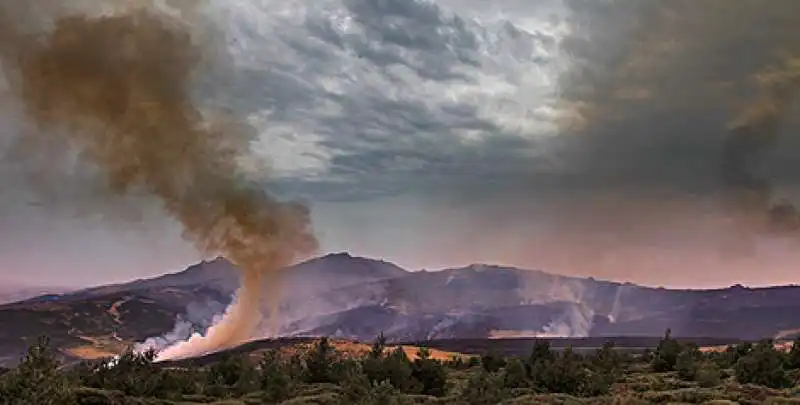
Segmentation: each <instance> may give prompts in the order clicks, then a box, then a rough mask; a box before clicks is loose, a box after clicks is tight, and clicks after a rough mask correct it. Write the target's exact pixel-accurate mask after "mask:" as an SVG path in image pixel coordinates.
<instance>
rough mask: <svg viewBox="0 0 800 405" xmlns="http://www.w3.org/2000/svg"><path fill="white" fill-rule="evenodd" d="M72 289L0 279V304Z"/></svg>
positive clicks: (71, 289)
mask: <svg viewBox="0 0 800 405" xmlns="http://www.w3.org/2000/svg"><path fill="white" fill-rule="evenodd" d="M73 290H75V288H69V287H53V286H32V285H26V284H19V283H11V282H3V281H0V305H2V304H8V303H11V302H17V301H22V300H26V299H29V298H33V297H36V296H40V295H46V294H62V293H66V292H69V291H73Z"/></svg>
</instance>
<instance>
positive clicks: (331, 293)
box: [0, 254, 800, 364]
mask: <svg viewBox="0 0 800 405" xmlns="http://www.w3.org/2000/svg"><path fill="white" fill-rule="evenodd" d="M275 276H276V277H278V276H280V280H281V283H282V285H283V289H282V291H283V296H282V297H281V298H282V299H281V308H280V311H279V316H280V329H281V330H280V333H281V334H282V335H284V336H297V337H302V336H322V335H325V336H332V337H337V338H345V339H354V340H360V341H369V340H372V339H373V338H374V337H375V336H376V335H378V334H379V333H381V332H383V333H384V334H385V335H386V336H387V337H388V338H389V339H390V341H403V342H417V341H427V340H432V339H433V340H442V339H478V340H485V339H498V338H524V337H531V336H565V337H604V336H629V337H653V336H660V335H661V334H662V333H663V331H664V329H666V328H671V329H672V330H673V333H674V335H675V336H683V337H692V338H698V337H709V338H720V339H727V340H738V339H758V338H761V337H775V336H778V337H781V338H790V337H792V336H794V335H796V334H797V333H798V331H800V318H798V317H797V315H796V314H797V313H800V287H794V286H787V287H774V288H757V289H750V288H744V287H741V286H734V287H730V288H726V289H718V290H668V289H656V288H646V287H641V286H636V285H632V284H621V283H613V282H607V281H600V280H594V279H591V278H589V279H582V278H574V277H564V276H557V275H552V274H548V273H546V272H542V271H536V270H523V269H516V268H508V267H496V266H488V265H472V266H468V267H465V268H454V269H445V270H442V271H436V272H407V271H405V270H403V269H402V268H400V267H398V266H395V265H393V264H391V263H387V262H383V261H378V260H372V259H367V258H359V257H352V256H350V255H348V254H332V255H327V256H323V257H319V258H316V259H313V260H310V261H308V262H305V263H301V264H298V265H297V266H294V267H292V268H288V269H284V270H282V271H280V273H279V274H276V275H275ZM272 281H274V278H269V279H268V280H267V282H272ZM236 285H237V275H236V270H235V269H234V268H233V266H232V265H231V264H230V263H228V262H227V261H225V260H224V259H216V260H212V261H208V262H202V263H199V264H197V265H194V266H191V267H189V268H188V269H186V270H185V271H183V272H179V273H175V274H168V275H164V276H161V277H157V278H153V279H147V280H138V281H135V282H132V283H126V284H119V285H113V286H105V287H100V288H92V289H88V290H83V291H77V292H73V293H69V294H63V295H56V296H44V297H39V298H33V299H29V300H26V301H23V302H17V303H13V304H6V305H0V325H3V328H0V364H3V363H9V362H14V361H16V359H17V358H18V356H19V354H20V353H21V351H22V350H23V349H24V348H25V347H26V346H27V345H28V344H29V342H31V341H32V339H34V338H35V337H36V336H38V335H40V334H45V333H46V334H48V335H49V336H50V337H51V338H52V339H53V342H54V344H55V345H56V347H58V348H59V349H60V350H61V352H62V353H63V354H64V355H65V356H66V357H71V358H75V357H99V356H105V355H108V354H109V353H117V352H119V351H120V350H122V349H123V348H124V347H126V346H128V345H131V344H133V343H136V342H142V341H144V340H145V339H147V338H151V337H158V336H161V337H164V338H167V340H169V339H182V338H185V337H187V336H189V334H190V333H192V332H194V331H202V330H203V329H204V328H205V327H207V326H208V325H209V323H210V322H211V321H212V319H213V317H214V316H215V315H217V314H220V313H221V312H222V311H223V310H224V308H225V306H226V305H227V304H228V303H229V301H230V299H231V294H232V292H233V291H234V289H235V287H236Z"/></svg>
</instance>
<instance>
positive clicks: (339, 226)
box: [0, 0, 800, 287]
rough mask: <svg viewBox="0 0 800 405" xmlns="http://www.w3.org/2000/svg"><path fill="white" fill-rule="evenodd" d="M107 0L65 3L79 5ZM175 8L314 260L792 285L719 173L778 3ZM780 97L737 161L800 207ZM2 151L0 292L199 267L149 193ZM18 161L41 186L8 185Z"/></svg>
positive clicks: (792, 132) (210, 88) (789, 122)
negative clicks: (118, 188) (18, 285)
mask: <svg viewBox="0 0 800 405" xmlns="http://www.w3.org/2000/svg"><path fill="white" fill-rule="evenodd" d="M2 1H5V2H8V1H12V0H2ZM120 1H122V0H117V1H105V2H103V1H100V0H93V1H92V2H89V3H86V2H80V1H72V2H70V3H74V4H75V10H89V11H90V12H91V13H98V10H101V9H102V8H100V7H96V4H99V3H109V4H111V3H119V2H120ZM162 2H163V1H162ZM156 3H159V2H156ZM722 3H724V4H725V6H720V4H722ZM1 4H2V2H0V5H1ZM87 4H91V5H92V6H91V8H90V9H82V8H81V7H87V6H86V5H87ZM767 4H768V5H767ZM159 7H162V6H159ZM723 10H724V11H723ZM194 11H195V12H198V13H200V15H201V17H197V16H191V17H188V16H187V17H184V18H187V19H192V21H193V22H196V24H206V25H209V26H214V27H216V28H217V31H214V32H216V33H217V34H218V36H217V37H215V38H217V39H222V40H223V41H224V43H225V44H226V46H225V48H226V51H227V53H228V54H229V56H230V58H226V59H225V64H224V67H221V68H219V70H218V71H210V72H206V74H198V77H197V80H196V83H195V84H196V88H195V89H193V90H194V91H195V94H196V97H197V98H198V101H199V102H200V103H203V104H204V105H206V106H214V105H224V106H226V107H229V108H232V109H233V110H234V111H236V112H237V113H239V114H240V115H241V116H243V117H247V118H248V119H249V121H250V123H251V124H252V125H253V126H255V127H256V128H257V130H258V131H259V133H260V134H261V135H260V137H259V140H258V142H256V143H255V144H254V145H252V150H253V153H254V155H255V156H258V157H261V158H266V159H268V161H269V162H270V164H271V166H272V168H271V170H270V174H269V180H268V181H267V182H266V183H265V184H266V186H265V187H267V188H268V189H269V190H271V191H272V192H275V193H278V194H280V195H282V196H286V197H291V198H299V199H302V200H304V201H307V202H308V204H309V206H310V207H311V209H312V215H313V219H314V228H315V230H316V233H317V236H318V238H319V240H320V243H321V252H320V253H324V252H334V251H349V252H351V253H352V254H355V255H364V256H369V257H375V258H381V259H385V260H389V261H393V262H395V263H397V264H399V265H401V266H404V267H406V268H408V269H410V270H415V269H420V268H428V269H437V268H443V267H453V266H459V265H465V264H469V263H475V262H484V263H496V264H507V265H515V266H519V267H525V268H538V269H543V270H546V271H552V272H555V273H561V274H571V275H581V276H594V277H596V278H604V279H613V280H620V281H631V282H635V283H642V284H648V285H663V286H676V287H708V286H721V285H731V284H734V283H742V284H752V285H763V284H783V283H795V282H800V272H798V271H797V269H798V265H797V263H800V249H798V247H800V246H798V243H797V242H798V237H797V236H796V235H794V234H793V233H788V234H780V235H775V234H772V233H768V232H762V229H761V228H760V226H759V225H758V224H757V222H758V220H756V221H754V222H747V220H746V219H742V218H744V217H748V218H750V217H751V216H752V215H751V214H752V212H744V213H742V212H739V211H736V212H733V213H732V212H731V211H730V210H729V209H728V207H729V206H730V204H729V203H730V201H729V197H727V194H725V191H726V189H725V186H726V183H725V182H724V176H723V174H724V173H722V172H723V171H724V168H725V164H724V162H723V155H724V153H723V152H724V145H725V138H726V136H727V135H728V134H729V132H728V130H727V128H728V126H729V124H731V123H732V122H733V121H735V120H736V118H737V117H739V116H740V115H741V114H740V113H739V111H741V110H742V109H743V108H746V107H747V106H748V105H751V104H754V103H757V102H758V101H757V100H760V99H759V97H761V96H763V93H764V92H763V91H761V87H759V82H758V78H759V77H761V76H758V75H759V74H762V75H763V74H764V73H765V72H769V71H770V70H769V69H770V68H773V69H777V70H779V71H782V70H781V69H789V70H791V62H787V60H788V59H786V55H788V56H792V55H794V56H795V57H797V56H798V55H800V36H798V35H796V33H797V28H796V27H798V26H800V2H797V1H795V0H775V1H771V2H767V3H764V2H756V1H755V0H732V1H730V2H725V1H723V0H707V1H703V2H697V1H684V0H674V1H672V0H653V1H633V0H631V1H616V2H613V1H599V0H598V1H594V0H592V1H590V0H563V1H562V0H546V1H545V0H542V1H530V0H528V1H522V0H492V1H484V0H433V1H422V0H314V1H311V0H280V1H278V0H234V1H229V0H216V1H209V2H207V4H203V5H201V6H200V7H198V8H197V9H196V10H194ZM187 15H188V14H187ZM43 19H46V18H45V17H43ZM204 32H206V31H204ZM795 63H797V62H796V61H795ZM787 66H789V67H787ZM799 66H800V65H799ZM795 69H796V70H795V72H800V68H797V66H795ZM786 80H787V81H786V83H785V84H783V85H781V87H782V88H791V87H792V86H794V87H798V83H800V79H795V80H793V79H791V78H789V79H786ZM1 84H2V82H1V81H0V85H1ZM0 88H2V86H0ZM798 99H800V97H798ZM782 100H783V99H782ZM785 102H786V103H787V106H786V110H787V111H788V113H786V114H784V115H785V116H786V117H788V118H786V119H784V120H782V121H781V122H780V127H779V129H778V130H777V135H778V136H777V137H776V140H775V141H774V143H773V144H771V145H769V147H768V148H765V149H764V150H763V151H761V152H762V153H761V154H757V155H754V156H752V158H753V159H754V160H753V162H750V165H749V166H748V169H747V170H748V171H753V172H758V173H763V177H764V178H765V179H767V180H768V181H769V182H770V183H771V184H772V186H773V191H772V193H771V194H770V195H769V198H770V199H772V200H776V201H777V200H781V199H784V198H787V199H791V198H797V197H800V194H798V188H797V187H796V186H797V185H798V181H799V180H800V178H798V176H800V159H797V151H798V146H800V137H798V133H799V132H798V129H799V128H798V119H797V118H796V117H798V116H800V115H798V114H797V113H798V112H800V104H798V103H796V102H792V101H791V99H790V98H789V101H785ZM0 113H1V114H2V118H3V121H2V122H3V126H2V128H0V132H2V137H1V138H0V140H2V141H3V142H4V145H6V146H8V145H11V144H13V140H14V139H17V138H19V137H21V136H24V131H25V122H24V121H25V120H24V119H23V118H21V115H20V114H19V112H18V110H17V109H15V104H14V100H13V97H11V96H4V97H3V98H2V99H0ZM0 146H2V145H0ZM5 149H6V151H7V155H5V157H4V158H3V162H2V165H0V176H1V177H0V181H2V184H0V186H2V188H3V189H2V190H0V197H1V198H2V200H0V259H1V260H2V261H1V262H0V263H1V264H0V282H9V281H14V282H28V283H31V284H59V285H63V284H69V285H86V284H99V283H107V282H113V281H122V280H128V279H131V278H139V277H146V276H153V275H157V274H161V273H164V272H168V271H178V270H181V269H183V268H185V267H186V266H187V265H189V264H191V263H193V262H195V261H197V260H199V259H200V258H201V256H200V255H199V254H198V253H196V252H195V251H194V250H193V248H191V246H190V245H189V244H187V243H185V242H183V241H182V240H181V228H180V225H179V224H178V223H177V222H175V221H174V220H171V219H170V218H168V217H166V216H165V215H164V214H163V213H162V212H161V211H160V209H159V208H158V205H157V204H155V203H153V201H151V200H149V199H148V198H146V197H140V198H136V199H134V198H123V197H120V198H118V199H111V200H109V199H106V200H104V201H102V203H100V202H98V201H95V199H93V198H92V197H91V195H92V190H93V188H95V187H98V185H97V183H96V179H95V178H94V177H92V176H90V175H87V174H86V173H84V171H81V170H79V169H76V165H75V163H74V162H73V161H71V160H70V158H68V157H67V156H66V155H67V154H64V156H59V157H58V158H56V157H51V158H46V157H40V159H43V160H42V161H41V162H37V163H36V164H35V165H31V164H29V162H26V163H24V164H20V162H18V161H17V160H15V159H12V158H11V156H10V155H9V154H8V153H13V152H9V151H12V150H13V148H11V147H10V146H8V147H5ZM31 167H37V168H39V169H40V170H41V172H36V171H32V170H31V169H30V168H31ZM253 170H256V169H253ZM31 175H39V176H41V177H43V178H46V183H47V184H49V186H50V187H49V191H50V192H49V194H47V195H42V193H41V190H38V191H37V192H34V191H32V190H30V189H29V187H27V185H28V184H29V182H30V179H31V177H30V176H31ZM799 201H800V200H799ZM32 202H36V203H32ZM111 205H113V206H115V207H117V206H121V205H124V206H129V207H133V208H136V209H131V210H124V211H123V210H118V209H111V208H109V206H111ZM758 209H760V208H758V207H757V209H756V210H758ZM120 212H130V213H131V214H130V217H129V218H128V217H126V218H117V217H118V216H119V214H120ZM739 216H741V217H742V218H739ZM732 223H733V225H732ZM742 224H744V225H742ZM753 224H755V225H753Z"/></svg>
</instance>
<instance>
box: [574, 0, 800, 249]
mask: <svg viewBox="0 0 800 405" xmlns="http://www.w3.org/2000/svg"><path fill="white" fill-rule="evenodd" d="M567 5H568V7H569V9H570V21H569V25H570V29H571V31H570V33H569V34H568V35H567V37H566V39H565V40H564V42H563V50H564V51H565V53H566V54H567V55H568V57H569V58H570V67H569V68H568V69H567V72H566V73H565V75H564V76H563V80H562V83H561V84H562V86H561V91H562V92H561V102H562V103H563V106H564V107H565V108H566V109H567V110H568V111H571V112H572V119H569V120H566V121H565V122H564V126H563V128H562V130H563V131H564V132H566V133H570V134H573V135H574V136H576V137H579V138H580V139H582V141H581V142H585V143H586V144H591V145H594V146H593V147H595V150H606V151H608V152H609V153H608V154H607V156H608V159H609V160H612V159H613V157H612V156H615V155H614V153H618V152H615V149H625V148H627V147H629V146H626V145H638V146H642V145H645V146H647V151H648V153H656V152H653V151H654V150H656V151H657V150H661V155H652V156H647V157H646V158H643V159H648V160H649V161H651V162H660V161H662V160H663V161H664V162H669V161H670V160H672V161H674V162H675V163H673V164H672V166H671V167H670V168H669V169H666V170H663V171H661V172H658V173H657V174H654V175H653V176H652V177H653V178H655V179H656V180H660V179H664V183H669V184H668V185H669V186H670V187H671V186H677V187H681V186H682V184H681V182H683V183H685V184H690V183H692V182H693V181H695V179H692V176H695V177H697V178H699V177H702V176H703V175H704V173H702V172H692V170H690V169H689V170H687V169H686V168H684V167H681V166H680V163H678V162H685V161H687V159H689V158H684V157H682V156H681V153H683V154H684V155H689V154H691V153H695V151H699V152H697V153H698V154H700V153H706V151H708V150H711V149H710V148H709V147H708V145H709V141H710V142H711V143H716V144H717V145H719V146H718V147H717V148H716V161H718V162H719V163H718V164H717V167H718V168H719V175H718V177H717V184H718V185H719V189H718V191H720V195H721V196H722V200H723V202H724V203H723V206H724V208H725V210H726V213H727V216H728V217H729V220H730V223H731V226H732V227H733V229H734V233H735V234H736V235H734V236H735V237H734V239H736V240H735V241H734V242H733V245H732V246H728V247H724V248H725V251H726V252H729V253H730V252H735V253H736V254H747V253H748V252H749V251H751V250H752V249H753V248H754V247H753V244H754V241H753V238H754V237H755V236H756V235H759V234H769V233H773V234H774V233H775V232H786V231H795V230H797V228H798V217H797V214H796V210H794V208H793V207H792V206H791V203H790V202H788V201H785V200H783V201H781V202H779V201H778V200H779V198H780V197H781V196H779V195H776V192H775V188H776V187H775V184H774V181H772V180H771V179H770V177H769V176H767V175H762V174H760V173H759V170H760V169H759V164H760V163H763V158H764V157H765V154H766V153H768V152H770V150H771V149H772V148H774V147H775V146H776V145H777V143H778V142H779V140H780V139H781V137H787V136H788V137H796V136H797V133H796V130H797V121H796V120H793V119H792V118H793V117H792V108H793V106H794V105H796V103H797V102H798V101H800V100H798V96H800V94H798V90H799V89H800V36H798V35H797V33H798V31H797V27H799V26H800V2H797V1H793V0H775V1H769V2H763V1H756V0H737V1H727V0H707V1H691V0H652V1H636V0H608V1H591V0H568V1H567ZM792 128H794V131H792ZM607 142H612V143H614V144H615V145H616V146H615V145H604V144H605V143H607ZM638 146H637V147H638ZM631 148H632V147H631ZM702 148H706V149H702ZM631 150H634V149H631ZM640 150H644V149H643V148H640ZM676 151H683V152H676ZM586 156H588V157H587V158H586V159H590V158H597V159H600V157H599V156H600V154H599V153H598V154H596V155H592V154H591V153H589V154H586ZM693 156H694V155H693ZM619 157H623V155H622V153H620V156H619ZM624 158H625V159H628V160H631V161H634V160H636V159H639V157H638V156H630V155H627V156H624ZM692 159H695V158H694V157H692ZM697 162H699V163H696V164H697V166H698V167H704V166H703V164H704V163H703V162H702V161H701V160H700V159H697ZM590 164H594V163H590ZM667 164H668V163H667ZM598 166H599V165H598ZM683 170H686V172H687V173H688V174H681V173H682V171H683ZM681 176H683V177H681Z"/></svg>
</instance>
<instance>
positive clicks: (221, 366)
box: [208, 355, 261, 397]
mask: <svg viewBox="0 0 800 405" xmlns="http://www.w3.org/2000/svg"><path fill="white" fill-rule="evenodd" d="M258 379H259V376H258V373H257V372H256V369H255V367H253V365H252V364H251V363H250V361H249V360H248V359H247V358H246V357H245V356H241V355H239V356H233V355H230V356H225V357H224V358H223V359H222V361H219V362H217V363H214V364H213V365H212V366H211V367H210V368H209V370H208V385H209V388H210V393H211V394H212V395H214V396H218V397H230V396H241V395H243V394H245V393H247V392H251V391H253V390H254V389H255V388H256V387H257V386H259V385H261V384H260V382H259V381H258Z"/></svg>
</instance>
